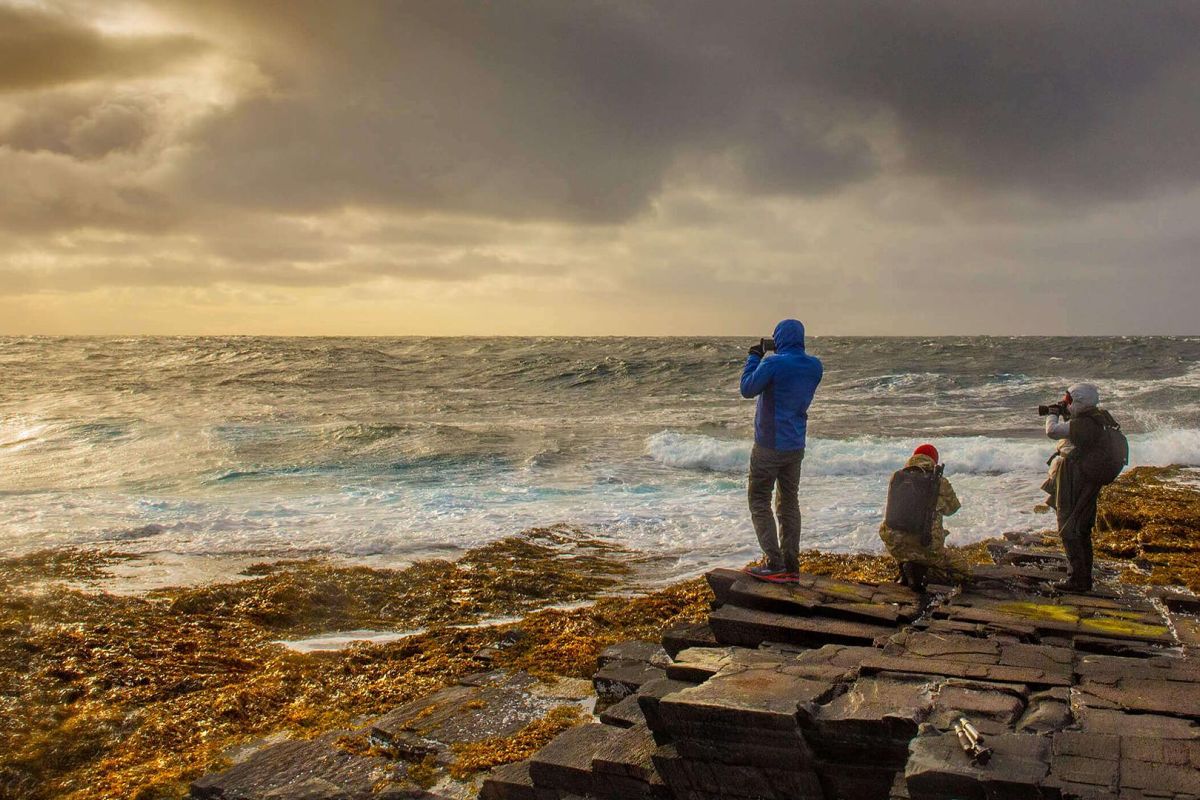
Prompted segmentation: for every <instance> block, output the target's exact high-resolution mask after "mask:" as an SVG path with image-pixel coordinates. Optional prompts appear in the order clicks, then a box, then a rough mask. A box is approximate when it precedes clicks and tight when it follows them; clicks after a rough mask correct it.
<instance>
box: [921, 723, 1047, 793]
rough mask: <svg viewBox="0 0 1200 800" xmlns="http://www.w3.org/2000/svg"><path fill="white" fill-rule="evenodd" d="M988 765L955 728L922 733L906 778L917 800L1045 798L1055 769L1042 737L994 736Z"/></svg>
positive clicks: (989, 741)
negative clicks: (975, 758)
mask: <svg viewBox="0 0 1200 800" xmlns="http://www.w3.org/2000/svg"><path fill="white" fill-rule="evenodd" d="M986 744H987V745H988V747H991V748H992V751H993V753H992V757H991V759H990V760H989V761H988V763H987V764H982V765H981V764H974V763H972V762H971V760H970V758H969V757H968V756H967V754H966V753H964V752H963V750H962V747H961V746H960V745H959V743H958V737H956V736H955V735H954V734H953V733H945V734H935V735H926V736H918V737H917V738H916V739H914V740H913V742H912V745H911V747H910V755H909V760H908V765H907V766H906V767H905V770H904V779H905V783H906V785H907V787H908V792H909V795H910V796H911V797H912V800H947V799H948V798H993V797H995V798H1005V799H1006V800H1008V798H1012V800H1022V799H1023V798H1030V800H1034V799H1035V798H1036V799H1037V800H1041V798H1044V797H1045V796H1046V795H1045V794H1044V793H1043V792H1042V789H1041V787H1042V784H1043V783H1044V781H1045V779H1046V775H1047V774H1048V773H1049V771H1050V754H1051V753H1050V742H1049V740H1048V739H1046V738H1044V737H1041V736H1034V735H1031V734H1030V735H1027V734H1007V735H1004V736H993V737H989V738H988V739H987V741H986Z"/></svg>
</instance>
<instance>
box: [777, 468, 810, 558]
mask: <svg viewBox="0 0 1200 800" xmlns="http://www.w3.org/2000/svg"><path fill="white" fill-rule="evenodd" d="M802 461H804V451H803V450H796V451H794V452H789V453H787V455H786V457H785V458H784V459H783V463H782V464H781V465H780V468H779V477H778V479H777V482H778V484H779V492H778V494H776V495H775V513H776V514H777V515H778V517H779V548H780V549H781V550H782V551H783V566H784V569H786V570H787V571H788V572H799V571H800V522H801V520H800V464H801V462H802Z"/></svg>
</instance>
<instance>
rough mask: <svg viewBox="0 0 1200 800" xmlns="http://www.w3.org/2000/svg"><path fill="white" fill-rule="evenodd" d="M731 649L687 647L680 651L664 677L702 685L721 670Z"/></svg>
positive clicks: (727, 659)
mask: <svg viewBox="0 0 1200 800" xmlns="http://www.w3.org/2000/svg"><path fill="white" fill-rule="evenodd" d="M732 652H733V648H732V647H689V648H687V649H685V650H680V651H679V653H678V655H676V656H675V660H674V661H672V662H671V664H669V665H668V666H667V669H666V677H668V678H671V679H673V680H681V681H690V682H692V683H702V682H704V681H706V680H708V679H709V678H711V677H712V676H713V675H716V674H717V673H718V672H720V671H721V670H722V668H724V667H725V666H726V665H727V664H728V663H729V659H730V654H731V653H732Z"/></svg>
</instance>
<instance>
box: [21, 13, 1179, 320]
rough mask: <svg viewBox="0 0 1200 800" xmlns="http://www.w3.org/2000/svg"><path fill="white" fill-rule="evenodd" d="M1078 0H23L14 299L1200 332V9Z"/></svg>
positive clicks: (269, 315)
mask: <svg viewBox="0 0 1200 800" xmlns="http://www.w3.org/2000/svg"><path fill="white" fill-rule="evenodd" d="M1072 8H1073V7H1072V6H1068V5H1066V4H1045V3H1040V2H1037V3H1035V2H1004V3H1000V2H979V3H972V4H961V3H956V2H950V1H949V0H947V2H941V3H939V2H934V3H923V4H919V5H914V4H905V3H875V2H863V3H858V2H852V1H848V2H844V3H837V4H811V5H810V4H804V5H797V4H793V3H782V2H781V3H777V4H776V3H762V4H756V5H755V6H754V7H753V11H752V12H751V11H748V10H747V9H746V8H745V7H742V8H740V9H737V10H735V9H734V8H733V7H732V6H731V5H730V4H728V3H724V2H711V3H709V2H689V3H676V2H657V3H651V4H647V3H629V4H588V3H560V2H550V1H549V0H547V1H546V2H533V1H532V0H531V1H530V2H511V3H503V4H488V5H480V4H474V3H458V2H450V1H449V0H427V1H426V2H403V3H398V2H385V1H384V0H378V1H377V2H366V1H364V2H355V3H349V4H333V3H326V2H320V0H290V1H289V2H282V0H280V1H279V2H270V1H268V0H263V1H262V2H254V3H247V2H235V1H234V0H210V2H205V3H199V4H197V3H191V2H184V0H158V1H157V2H140V1H139V0H118V1H117V2H103V3H101V2H86V1H85V0H62V2H40V3H32V2H14V1H13V0H0V175H3V176H4V180H3V181H0V333H20V332H37V333H60V332H62V333H106V332H119V333H140V332H146V333H172V332H180V333H188V332H204V333H280V334H286V333H358V334H363V333H377V334H405V333H428V334H439V333H450V334H460V333H461V334H485V333H553V334H565V333H580V334H598V333H613V334H621V333H628V334H667V333H712V334H720V333H746V332H754V331H758V330H760V329H762V328H764V327H765V326H767V325H768V324H770V322H771V321H773V320H774V319H775V318H777V317H779V316H782V315H798V316H801V317H803V318H805V319H806V321H808V322H809V324H810V328H811V329H812V330H813V331H814V332H827V333H939V332H941V333H971V332H981V333H1135V332H1158V333H1195V332H1196V331H1195V323H1194V319H1195V315H1194V306H1195V298H1196V297H1197V296H1198V295H1200V292H1197V289H1198V288H1200V286H1198V283H1200V271H1198V270H1197V269H1196V263H1195V255H1194V254H1195V253H1196V252H1197V248H1196V245H1197V241H1196V239H1197V236H1198V235H1200V234H1196V233H1195V232H1194V222H1193V221H1194V219H1195V218H1196V216H1197V212H1200V187H1198V186H1197V183H1198V181H1200V105H1198V104H1196V103H1195V102H1194V89H1193V87H1194V86H1195V85H1196V79H1197V78H1200V51H1198V50H1197V49H1196V48H1195V47H1194V42H1195V41H1196V40H1197V33H1200V9H1198V8H1197V6H1196V5H1195V4H1191V3H1186V2H1181V3H1169V2H1164V3H1159V4H1155V5H1153V6H1142V7H1139V8H1137V9H1134V8H1133V7H1131V6H1129V5H1128V4H1125V3H1117V2H1104V1H1103V0H1098V1H1097V2H1095V3H1093V4H1091V5H1090V6H1089V8H1088V13H1087V14H1086V18H1085V17H1084V16H1082V15H1081V12H1079V11H1078V10H1076V11H1072V10H1071V9H1072ZM1074 8H1076V9H1077V8H1078V7H1074ZM1072 15H1073V16H1072Z"/></svg>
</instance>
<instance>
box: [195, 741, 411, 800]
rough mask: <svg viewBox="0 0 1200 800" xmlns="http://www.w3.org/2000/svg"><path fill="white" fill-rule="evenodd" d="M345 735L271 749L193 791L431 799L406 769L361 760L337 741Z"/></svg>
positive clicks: (235, 799)
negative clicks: (409, 776) (410, 778)
mask: <svg viewBox="0 0 1200 800" xmlns="http://www.w3.org/2000/svg"><path fill="white" fill-rule="evenodd" d="M341 735H344V732H342V733H337V734H329V735H326V736H322V737H320V738H318V739H313V740H311V741H288V742H281V743H280V744H276V745H272V746H270V747H266V748H264V749H262V750H260V751H258V752H257V753H255V754H254V755H252V756H251V757H250V758H248V759H246V760H245V761H243V762H242V763H240V764H237V765H235V766H233V767H230V768H229V769H227V770H225V771H224V772H219V773H215V774H212V775H206V776H204V777H203V778H200V779H199V780H197V781H195V782H194V783H193V784H192V786H191V796H192V797H194V798H197V800H201V799H203V800H293V798H294V799H295V800H375V798H399V797H421V796H430V795H426V794H425V793H424V791H423V790H422V789H421V787H420V786H418V785H417V784H416V783H415V782H413V781H411V780H409V779H408V777H407V776H406V774H405V771H404V765H403V764H398V763H396V762H393V761H389V760H388V759H386V758H382V757H379V756H361V755H355V754H353V753H350V752H348V751H347V750H344V749H342V748H341V747H339V746H338V745H337V741H338V739H339V737H340V736H341Z"/></svg>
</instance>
